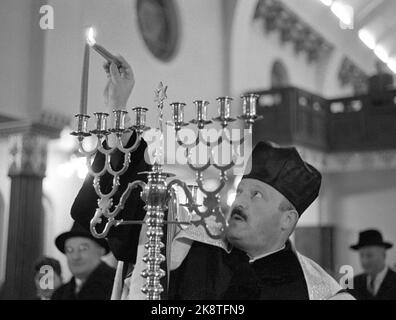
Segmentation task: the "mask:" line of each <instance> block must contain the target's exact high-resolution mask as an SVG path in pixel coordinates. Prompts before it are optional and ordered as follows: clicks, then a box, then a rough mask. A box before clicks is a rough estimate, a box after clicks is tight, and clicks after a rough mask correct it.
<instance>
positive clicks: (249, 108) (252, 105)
mask: <svg viewBox="0 0 396 320" xmlns="http://www.w3.org/2000/svg"><path fill="white" fill-rule="evenodd" d="M258 97H259V96H258V95H257V94H254V93H250V94H247V95H242V96H241V99H242V115H241V116H239V117H238V118H239V119H242V120H244V121H245V124H246V127H247V128H249V130H251V129H252V126H253V123H254V122H255V121H256V120H259V119H261V118H262V116H258V115H257V113H256V106H257V99H258Z"/></svg>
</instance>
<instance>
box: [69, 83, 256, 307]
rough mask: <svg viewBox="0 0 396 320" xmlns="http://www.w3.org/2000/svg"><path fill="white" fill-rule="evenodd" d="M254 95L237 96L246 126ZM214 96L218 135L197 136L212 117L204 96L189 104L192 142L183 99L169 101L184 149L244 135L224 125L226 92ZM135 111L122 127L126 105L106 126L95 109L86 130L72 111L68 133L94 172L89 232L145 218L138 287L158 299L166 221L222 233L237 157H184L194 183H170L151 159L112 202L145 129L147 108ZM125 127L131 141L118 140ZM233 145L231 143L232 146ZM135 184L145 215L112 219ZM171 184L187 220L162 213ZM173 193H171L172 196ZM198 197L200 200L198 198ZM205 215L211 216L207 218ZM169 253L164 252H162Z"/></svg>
mask: <svg viewBox="0 0 396 320" xmlns="http://www.w3.org/2000/svg"><path fill="white" fill-rule="evenodd" d="M166 89H167V87H165V86H163V85H162V83H161V84H160V86H159V89H158V90H156V100H155V101H156V102H157V104H158V105H157V107H158V110H159V111H160V117H159V120H160V121H159V123H160V125H159V128H160V130H161V134H162V135H163V132H162V115H163V113H162V107H163V103H164V99H165V98H166ZM256 100H257V95H254V94H251V95H246V96H242V104H243V114H242V115H241V116H240V117H238V118H239V119H242V120H243V121H244V123H245V125H246V126H249V127H250V128H251V126H252V124H253V123H254V121H255V120H257V119H258V118H259V117H258V116H257V115H256V104H257V101H256ZM217 101H218V102H219V116H218V117H217V118H215V119H214V120H215V121H216V122H220V124H221V126H222V131H221V137H220V138H219V139H217V140H216V141H214V142H208V141H206V140H205V139H204V137H203V136H202V131H203V130H201V129H203V128H205V127H206V126H207V125H209V124H211V123H212V121H210V120H208V118H207V105H208V104H209V103H208V102H207V101H205V100H195V101H194V102H193V104H194V105H195V107H196V112H197V113H196V119H193V120H191V121H189V123H193V124H196V125H198V129H199V130H198V132H199V133H198V137H197V139H196V141H194V142H192V143H189V144H187V143H185V142H184V141H182V140H181V139H180V138H179V133H180V129H181V128H182V127H184V126H187V125H188V124H189V123H188V122H185V120H184V107H185V106H186V104H185V103H182V102H174V103H171V104H170V106H171V108H172V120H171V121H169V122H168V124H171V125H172V126H174V128H175V135H176V137H175V138H176V141H177V143H178V144H179V145H180V146H182V147H183V148H185V149H186V154H188V152H187V151H188V150H191V149H192V148H194V147H196V146H197V145H198V144H199V143H200V142H201V141H202V142H204V146H206V147H207V148H208V150H210V151H212V149H213V148H215V147H218V146H219V145H220V144H222V143H228V144H230V146H232V147H234V146H240V145H241V144H242V143H244V141H245V137H243V138H242V139H239V140H237V141H233V140H231V139H230V138H229V137H228V136H227V134H226V131H227V130H225V129H226V128H227V126H228V124H229V123H230V122H232V121H235V119H234V118H232V117H231V101H232V98H230V97H222V98H218V99H217ZM133 111H134V112H135V123H134V125H132V126H131V127H129V128H126V127H125V120H126V116H127V111H125V110H114V111H113V114H114V123H113V127H112V128H108V127H107V120H108V116H109V115H108V114H107V113H104V112H96V113H94V115H95V117H96V127H95V129H94V130H92V131H90V132H89V131H88V119H89V116H88V115H84V114H78V115H76V120H77V129H76V131H73V132H72V133H71V134H72V135H75V136H77V138H78V141H79V148H80V152H81V153H82V154H83V155H84V156H85V157H86V159H87V167H88V172H89V174H90V175H91V176H93V178H94V179H93V187H94V190H95V192H96V194H97V195H98V197H99V200H98V207H97V209H96V211H95V214H94V216H93V217H92V219H91V222H90V230H91V233H92V235H93V236H94V237H96V238H105V237H106V236H107V235H108V233H109V231H110V229H111V228H113V227H118V226H120V225H128V224H146V225H147V237H148V241H147V243H146V244H145V249H146V254H145V255H144V258H143V261H144V262H145V263H146V269H145V270H144V271H143V272H142V276H143V277H144V278H146V283H145V285H144V286H143V288H142V291H143V292H144V293H145V294H146V296H147V299H149V300H158V299H160V298H161V293H162V292H163V291H164V288H163V287H162V285H161V283H160V279H161V278H162V277H164V275H165V272H164V271H163V270H161V263H163V262H164V261H165V259H166V258H165V256H164V255H163V254H162V250H163V248H164V246H165V245H164V243H163V242H162V237H163V235H164V226H165V225H170V226H172V225H180V226H183V227H185V226H195V227H200V226H201V227H203V229H204V230H205V231H206V233H207V235H208V236H209V237H211V238H213V239H222V238H223V237H224V233H225V227H226V220H225V214H224V213H223V212H222V209H221V205H220V192H221V191H222V190H223V188H224V187H225V185H226V181H227V172H228V171H229V170H230V169H232V168H233V167H234V165H235V163H236V155H235V154H233V155H232V159H231V160H230V161H229V163H226V164H219V163H216V161H215V159H214V157H213V153H212V152H210V153H209V154H210V159H209V160H208V162H207V163H205V164H203V165H201V164H199V165H196V164H193V163H192V162H191V161H190V160H191V159H189V158H188V167H189V168H190V169H191V170H192V171H193V172H195V176H196V179H195V183H196V184H195V185H187V184H186V183H185V182H183V181H182V180H180V179H173V180H171V181H170V182H169V183H168V182H167V179H168V178H170V177H172V176H173V175H172V174H170V173H166V172H164V171H163V167H162V165H161V164H160V163H158V162H155V163H154V164H153V166H152V170H151V171H149V172H144V173H142V174H147V183H145V182H143V181H140V180H138V181H133V182H131V183H129V184H128V185H127V187H126V189H125V190H124V192H123V193H122V195H121V197H120V198H119V200H118V203H114V199H113V197H114V195H115V194H116V192H117V191H118V190H119V181H120V176H122V175H123V174H124V173H125V172H126V171H127V170H128V168H129V165H130V162H131V157H133V153H134V151H136V150H137V148H138V147H139V145H140V143H141V139H142V134H143V133H144V131H146V130H148V129H149V127H148V126H147V125H146V113H147V111H148V109H147V108H144V107H136V108H133ZM129 130H135V132H136V134H137V138H136V140H135V142H134V144H133V145H132V146H130V147H126V146H125V145H123V139H122V136H123V134H125V133H126V132H127V131H129ZM111 134H114V135H116V138H117V139H115V140H112V141H115V145H113V146H109V145H108V143H106V144H104V143H103V142H104V141H106V142H108V141H110V140H111V139H108V136H109V135H111ZM91 135H94V136H95V137H96V138H97V143H96V146H95V147H94V148H93V149H92V150H86V149H85V147H84V145H83V140H84V138H85V137H87V136H91ZM116 150H118V151H120V152H121V153H122V154H123V155H124V161H123V163H122V165H121V166H120V168H118V167H117V168H113V167H112V165H111V163H112V161H111V159H112V155H113V154H114V151H116ZM232 150H234V148H232ZM98 153H100V154H103V155H104V156H105V161H104V164H103V167H102V168H99V169H98V168H97V170H96V171H94V170H93V168H92V163H93V161H92V160H93V157H94V156H95V155H96V154H98ZM211 166H213V167H214V168H215V169H216V170H218V171H219V181H218V182H219V183H218V184H217V185H216V186H215V187H214V188H210V189H208V188H207V186H205V179H204V173H205V171H206V170H208V169H209V168H210V167H211ZM105 173H108V174H110V175H112V176H113V185H112V188H111V190H107V191H108V192H107V193H103V192H102V190H101V187H100V179H101V177H102V176H103V175H104V174H105ZM135 188H140V189H141V190H142V192H141V198H142V200H143V201H144V202H145V204H146V206H145V210H146V211H147V214H146V219H145V220H142V221H127V220H123V219H117V217H118V215H119V213H120V212H121V210H123V209H124V206H125V203H126V200H127V199H128V197H129V196H130V194H131V192H132V190H133V189H135ZM175 190H179V191H180V192H183V193H184V195H185V197H186V202H185V203H184V204H183V206H184V207H185V208H187V209H188V212H189V218H188V219H187V221H186V220H185V219H184V220H183V217H181V216H177V217H175V216H174V212H173V213H172V215H171V216H167V214H166V212H167V209H168V207H167V206H168V203H169V201H170V199H172V197H173V196H174V195H175ZM198 192H199V193H200V195H201V196H202V197H200V198H202V204H201V203H200V201H198ZM173 199H174V198H173ZM198 202H199V203H198ZM192 216H193V217H194V219H192V218H191V217H192ZM104 219H106V220H105V222H106V223H105V225H104V228H102V230H101V232H98V231H97V229H96V228H97V225H98V224H102V223H103V222H104ZM208 221H211V222H210V223H209V222H208ZM167 254H168V252H167Z"/></svg>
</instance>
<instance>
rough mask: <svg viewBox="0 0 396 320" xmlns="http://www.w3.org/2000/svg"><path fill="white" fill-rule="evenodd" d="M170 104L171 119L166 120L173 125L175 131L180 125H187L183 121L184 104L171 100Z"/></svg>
mask: <svg viewBox="0 0 396 320" xmlns="http://www.w3.org/2000/svg"><path fill="white" fill-rule="evenodd" d="M170 106H171V108H172V121H168V122H167V124H168V125H173V126H174V127H175V130H176V132H177V131H179V130H180V129H181V128H182V127H185V126H188V123H186V122H184V107H185V106H186V104H185V103H182V102H173V103H171V104H170Z"/></svg>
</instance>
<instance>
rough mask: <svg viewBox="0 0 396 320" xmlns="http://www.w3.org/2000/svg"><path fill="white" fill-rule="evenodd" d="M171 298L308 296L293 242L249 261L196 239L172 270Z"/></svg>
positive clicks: (244, 256)
mask: <svg viewBox="0 0 396 320" xmlns="http://www.w3.org/2000/svg"><path fill="white" fill-rule="evenodd" d="M168 299H171V300H219V299H226V300H235V299H236V300H308V299H309V295H308V289H307V285H306V281H305V277H304V273H303V270H302V268H301V265H300V263H299V261H298V258H297V256H296V254H295V253H294V252H293V251H292V249H291V246H290V243H289V242H287V245H286V248H285V249H283V250H281V251H279V252H276V253H273V254H271V255H269V256H267V257H264V258H261V259H259V260H257V261H255V262H253V263H249V258H248V256H247V255H246V253H244V252H242V251H240V250H238V249H233V250H232V252H231V253H230V254H227V253H226V252H225V251H224V250H223V249H221V248H218V247H215V246H212V245H208V244H203V243H200V242H194V243H193V244H192V246H191V249H190V251H189V253H188V255H187V257H186V258H185V259H184V261H183V263H182V264H181V266H180V267H179V268H177V269H176V270H174V271H172V272H171V274H170V290H169V296H168Z"/></svg>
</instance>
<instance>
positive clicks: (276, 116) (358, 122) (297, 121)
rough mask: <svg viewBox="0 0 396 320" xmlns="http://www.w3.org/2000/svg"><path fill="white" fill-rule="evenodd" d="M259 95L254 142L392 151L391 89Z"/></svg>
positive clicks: (395, 105)
mask: <svg viewBox="0 0 396 320" xmlns="http://www.w3.org/2000/svg"><path fill="white" fill-rule="evenodd" d="M255 93H257V94H258V95H259V99H258V106H257V113H258V114H259V115H262V116H263V119H262V120H260V121H258V122H256V123H255V125H254V130H253V143H256V142H257V141H259V140H271V141H274V142H276V143H279V144H281V145H301V146H305V147H309V148H313V149H316V150H320V151H326V152H341V151H373V150H387V149H396V90H388V91H386V92H384V93H383V94H381V95H370V94H367V95H361V96H355V97H345V98H337V99H325V98H323V97H320V96H318V95H314V94H311V93H309V92H307V91H305V90H301V89H298V88H295V87H287V88H279V89H272V90H266V91H259V92H255Z"/></svg>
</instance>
